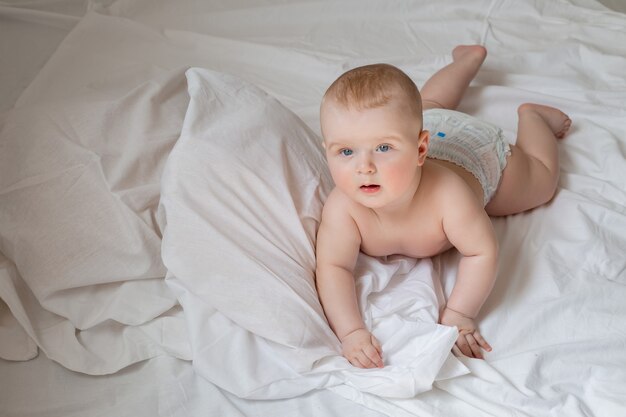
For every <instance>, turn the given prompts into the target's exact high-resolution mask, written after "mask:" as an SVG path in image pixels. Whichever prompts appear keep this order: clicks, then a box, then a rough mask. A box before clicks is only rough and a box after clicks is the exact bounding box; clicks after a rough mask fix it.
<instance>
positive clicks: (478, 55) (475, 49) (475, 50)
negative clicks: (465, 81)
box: [452, 45, 487, 65]
mask: <svg viewBox="0 0 626 417" xmlns="http://www.w3.org/2000/svg"><path fill="white" fill-rule="evenodd" d="M485 58H487V49H485V47H484V46H482V45H459V46H457V47H456V48H454V50H453V51H452V59H453V60H454V61H455V62H456V61H460V60H462V59H471V60H472V61H475V62H476V63H477V64H478V65H482V63H483V61H484V60H485Z"/></svg>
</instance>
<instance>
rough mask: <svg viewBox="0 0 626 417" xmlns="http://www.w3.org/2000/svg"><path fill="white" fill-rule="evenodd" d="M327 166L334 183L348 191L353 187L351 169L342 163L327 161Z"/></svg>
mask: <svg viewBox="0 0 626 417" xmlns="http://www.w3.org/2000/svg"><path fill="white" fill-rule="evenodd" d="M328 168H329V169H330V175H331V176H332V177H333V181H334V182H335V185H336V186H337V187H338V188H339V189H340V190H342V191H349V190H351V189H352V188H354V184H353V178H352V170H350V169H349V168H348V167H347V166H346V165H344V164H333V163H332V162H329V164H328Z"/></svg>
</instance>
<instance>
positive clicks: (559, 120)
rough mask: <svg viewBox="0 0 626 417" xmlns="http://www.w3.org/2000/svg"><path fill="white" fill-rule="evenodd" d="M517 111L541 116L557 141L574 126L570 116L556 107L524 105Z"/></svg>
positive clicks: (533, 104)
mask: <svg viewBox="0 0 626 417" xmlns="http://www.w3.org/2000/svg"><path fill="white" fill-rule="evenodd" d="M517 111H518V113H520V114H521V113H524V112H534V113H535V114H538V115H539V116H541V118H542V119H543V120H544V121H545V122H546V123H547V124H548V126H550V129H552V132H553V133H554V136H555V137H556V138H557V139H563V137H565V134H566V133H567V131H568V130H569V128H570V127H571V126H572V120H571V119H570V118H569V116H568V115H567V114H565V113H563V112H562V111H561V110H559V109H557V108H554V107H550V106H544V105H541V104H535V103H524V104H522V105H521V106H520V107H519V109H518V110H517Z"/></svg>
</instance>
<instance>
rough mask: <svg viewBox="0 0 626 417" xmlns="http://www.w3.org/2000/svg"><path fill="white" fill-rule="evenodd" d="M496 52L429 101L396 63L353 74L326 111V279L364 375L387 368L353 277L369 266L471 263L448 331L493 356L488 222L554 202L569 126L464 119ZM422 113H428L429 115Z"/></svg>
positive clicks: (471, 350)
mask: <svg viewBox="0 0 626 417" xmlns="http://www.w3.org/2000/svg"><path fill="white" fill-rule="evenodd" d="M486 55H487V52H486V50H485V48H483V47H482V46H480V45H461V46H458V47H456V48H455V49H454V51H453V52H452V58H453V62H452V63H451V64H449V65H448V66H446V67H444V68H443V69H441V70H439V71H438V72H437V73H435V74H434V75H433V76H432V77H431V78H430V79H429V80H428V81H427V82H426V84H425V85H424V86H423V88H422V92H421V96H420V93H419V91H418V89H417V87H416V86H415V84H414V83H413V81H411V79H410V78H409V77H408V76H407V75H406V74H404V73H403V72H402V71H400V70H399V69H398V68H395V67H393V66H391V65H386V64H375V65H368V66H364V67H359V68H355V69H353V70H350V71H348V72H346V73H345V74H343V75H342V76H340V77H339V78H338V79H337V80H336V81H335V82H334V83H333V84H332V85H331V86H330V87H329V88H328V91H326V94H325V95H324V98H323V100H322V104H321V109H320V119H321V128H322V135H323V137H324V148H325V150H326V157H327V159H328V165H329V168H330V172H331V174H332V177H333V180H334V181H335V189H334V190H333V191H332V192H331V193H330V195H329V197H328V200H327V201H326V204H325V206H324V210H323V214H322V221H321V224H320V228H319V231H318V235H317V270H316V275H317V277H316V281H317V289H318V293H319V298H320V301H321V303H322V306H323V308H324V312H325V314H326V317H327V319H328V322H329V324H330V326H331V328H332V329H333V331H334V332H335V334H336V335H337V337H338V338H339V340H340V341H341V345H342V353H343V355H344V356H345V357H346V358H347V359H348V360H349V361H350V363H351V364H352V365H354V366H358V367H361V368H374V367H382V366H383V361H382V349H381V346H380V343H379V342H378V340H376V338H375V337H374V336H373V335H372V334H371V333H370V332H369V331H368V330H367V329H366V327H365V324H364V322H363V319H362V317H361V315H360V313H359V308H358V304H357V298H356V293H355V283H354V277H353V270H354V267H355V263H356V260H357V255H358V253H359V251H363V252H364V253H366V254H368V255H371V256H387V255H392V254H402V255H406V256H411V257H415V258H423V257H430V256H433V255H436V254H439V253H441V252H443V251H446V250H448V249H450V248H452V247H455V248H456V249H457V250H458V251H459V252H460V254H461V255H462V259H461V261H460V264H459V269H458V275H457V280H456V284H455V286H454V288H453V290H452V293H451V294H450V297H449V299H448V301H447V304H446V306H445V309H444V310H443V311H442V313H441V317H440V322H441V324H443V325H447V326H456V327H457V329H458V331H459V337H458V339H457V341H456V345H457V346H458V348H459V349H460V351H461V352H462V353H463V354H464V355H466V356H468V357H474V358H482V357H483V356H482V351H481V349H485V350H487V351H490V350H491V347H490V346H489V344H488V343H487V342H486V341H485V339H484V338H483V337H482V336H481V334H480V332H479V330H478V327H477V326H476V323H475V322H474V318H475V317H476V316H477V314H478V312H479V310H480V308H481V306H482V305H483V303H484V302H485V300H486V298H487V296H488V295H489V293H490V291H491V289H492V287H493V285H494V281H495V278H496V268H497V263H498V242H497V240H496V236H495V233H494V230H493V227H492V225H491V221H490V219H489V216H490V215H491V216H505V215H508V214H514V213H519V212H522V211H524V210H529V209H532V208H533V207H537V206H539V205H541V204H544V203H546V202H548V201H549V200H550V199H551V198H552V196H553V195H554V193H555V190H556V186H557V181H558V176H559V161H558V150H557V138H559V139H560V138H562V137H563V136H564V135H565V134H566V132H567V131H568V130H569V128H570V125H571V120H570V119H569V117H568V116H567V115H566V114H564V113H563V112H561V111H560V110H558V109H555V108H552V107H548V106H543V105H539V104H530V103H526V104H522V105H521V106H520V107H519V108H518V117H519V121H518V134H517V142H516V144H515V145H509V144H508V143H507V142H506V141H505V140H504V138H503V136H502V131H501V130H500V129H499V128H497V127H495V126H493V125H491V124H488V123H485V122H482V121H480V120H477V119H475V118H472V117H470V116H468V115H465V114H463V113H459V112H456V111H454V110H453V109H455V108H456V107H457V106H458V104H459V102H460V100H461V98H462V96H463V94H464V92H465V90H466V89H467V87H468V86H469V83H470V82H471V80H472V79H473V78H474V76H475V75H476V73H477V72H478V70H479V68H480V67H481V65H482V63H483V61H484V60H485V57H486ZM422 112H423V113H422Z"/></svg>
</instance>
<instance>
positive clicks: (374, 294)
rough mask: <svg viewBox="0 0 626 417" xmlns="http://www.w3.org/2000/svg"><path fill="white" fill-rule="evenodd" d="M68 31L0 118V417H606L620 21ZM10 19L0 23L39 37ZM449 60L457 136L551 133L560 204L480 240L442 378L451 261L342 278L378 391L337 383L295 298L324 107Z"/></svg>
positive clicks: (11, 14)
mask: <svg viewBox="0 0 626 417" xmlns="http://www.w3.org/2000/svg"><path fill="white" fill-rule="evenodd" d="M61 3H62V2H61ZM61 3H59V4H61ZM67 3H68V4H69V3H71V2H69V1H68V2H67ZM31 7H36V6H32V5H31ZM86 8H87V9H89V11H88V12H87V13H86V14H85V15H84V16H83V17H81V18H80V19H79V18H73V17H72V18H68V19H64V18H59V17H58V16H59V13H58V10H57V11H56V12H55V14H54V17H53V18H52V21H54V22H57V23H58V22H61V21H62V22H64V23H63V24H57V27H59V26H60V27H65V28H68V27H71V26H72V25H73V22H76V21H77V22H78V23H76V26H75V27H74V28H73V29H72V30H71V32H70V33H69V34H68V35H67V37H66V38H65V39H64V40H63V42H61V44H60V45H59V47H58V49H56V51H55V52H54V54H53V55H52V56H51V57H50V59H49V60H48V61H47V63H46V65H45V66H44V67H43V68H42V69H41V71H39V72H38V74H37V76H36V77H35V79H34V80H33V81H32V82H31V83H30V84H29V85H28V87H27V88H26V89H25V90H24V91H23V92H21V94H20V95H19V99H18V100H17V101H16V102H15V103H14V107H13V108H12V109H11V110H9V111H7V112H5V113H3V115H2V117H1V118H0V123H1V128H2V130H1V131H0V252H1V254H2V256H0V299H1V301H0V357H2V358H4V359H5V360H11V361H25V360H29V359H32V358H34V357H36V356H37V354H38V353H39V356H38V357H37V358H36V359H33V360H30V361H26V362H7V361H2V362H0V411H2V413H0V414H2V415H10V416H11V415H102V414H103V413H107V410H109V411H108V412H109V413H112V414H111V415H126V414H128V415H204V414H208V415H372V416H373V415H394V416H405V415H406V416H416V415H419V416H422V415H423V416H435V415H446V416H448V415H449V416H466V415H494V416H503V415H519V416H543V415H545V416H548V415H550V416H552V415H557V416H561V415H563V416H619V415H623V414H624V413H625V412H626V407H625V406H624V398H626V350H625V349H624V348H625V345H626V336H625V335H626V320H624V317H626V307H625V306H624V303H623V302H622V299H623V297H624V296H625V295H626V290H625V289H624V284H625V282H626V275H625V272H624V271H626V256H624V253H625V250H626V209H625V207H626V192H625V191H624V190H625V189H626V180H625V178H626V163H625V162H626V161H625V153H626V145H625V143H626V142H625V141H626V139H625V138H626V127H625V124H624V120H625V117H624V116H626V111H625V109H624V102H625V99H626V81H625V78H624V70H625V69H626V58H625V56H626V48H625V47H624V45H625V44H626V43H625V42H624V41H625V40H626V39H625V38H626V16H625V15H623V14H620V13H617V12H612V11H610V10H608V9H606V8H604V7H603V6H601V5H600V4H599V3H596V2H592V1H577V2H573V1H565V0H563V1H547V0H544V1H534V2H512V1H476V2H471V3H467V2H461V1H452V0H450V1H441V2H437V4H436V5H434V4H432V3H430V2H404V1H396V2H386V3H381V2H375V1H363V2H354V1H341V2H322V1H313V2H304V3H301V2H283V1H251V0H248V1H237V2H223V3H222V2H210V3H204V4H199V3H198V2H191V1H190V2H177V3H176V4H175V5H174V3H170V2H166V1H156V2H155V1H153V2H147V1H139V0H127V1H123V0H118V1H116V2H103V3H101V2H90V3H88V4H87V7H86ZM15 9H16V8H15V7H9V6H6V5H5V6H2V8H0V12H1V13H2V17H3V19H4V20H3V21H8V22H11V24H14V25H17V23H16V22H23V21H29V22H30V23H29V24H32V22H33V21H37V19H39V18H42V16H41V15H40V14H38V12H36V11H32V12H30V11H27V10H28V9H27V8H22V9H18V10H17V11H16V10H15ZM16 16H17V17H16ZM24 16H27V17H28V18H25V17H24ZM35 17H37V19H35ZM12 27H13V26H4V29H2V30H11V28H12ZM7 28H8V29H7ZM48 32H49V31H48V30H42V31H41V33H42V34H46V33H48ZM23 39H28V38H27V37H25V38H23ZM460 43H482V44H484V45H485V46H486V47H487V49H488V50H489V56H488V58H487V61H486V62H485V65H484V67H483V69H482V70H481V72H480V74H479V75H478V77H477V78H476V79H475V80H474V82H473V83H472V86H471V87H470V89H469V92H468V94H467V96H466V98H465V99H464V101H463V102H462V104H461V108H460V110H462V111H465V112H468V113H472V114H475V115H477V116H478V117H481V118H483V119H485V120H487V121H490V122H493V123H496V124H498V125H499V126H501V127H502V128H503V129H504V131H505V133H506V135H507V139H508V140H509V141H511V142H514V140H515V123H516V115H515V109H516V108H517V106H518V105H519V104H521V103H523V102H525V101H534V102H540V103H544V104H548V105H554V106H557V107H559V108H561V109H563V110H564V111H565V112H567V113H568V114H569V115H570V116H571V117H572V119H573V120H574V126H573V128H572V131H571V133H570V134H569V135H568V137H567V138H566V139H565V140H563V141H562V142H561V143H560V145H559V147H560V158H561V179H560V182H559V190H558V193H557V196H556V197H555V199H554V200H553V201H552V202H550V203H549V204H548V205H546V206H545V207H541V208H539V209H536V210H534V211H532V212H529V213H525V214H521V215H516V216H510V217H506V218H496V219H493V223H494V227H495V229H496V233H497V234H498V238H499V242H500V248H501V259H500V264H499V269H498V279H497V284H496V287H495V288H494V291H493V293H492V294H491V296H490V298H489V300H488V301H487V304H486V305H485V306H484V307H483V310H482V311H481V316H480V318H479V320H480V326H481V329H482V331H483V333H484V334H485V337H486V338H487V340H489V342H490V343H491V344H492V346H493V347H494V350H493V352H491V353H489V354H487V355H486V360H485V361H478V360H472V359H467V358H462V357H460V358H457V357H455V356H454V355H452V354H450V348H451V346H452V345H453V343H454V339H455V331H454V330H453V329H450V328H446V327H444V326H439V325H437V324H436V321H437V314H438V308H439V307H440V306H441V304H442V303H443V300H444V299H445V296H446V294H449V292H450V290H451V287H452V285H453V284H454V277H455V273H456V265H457V263H458V253H456V252H455V251H450V252H448V253H445V254H443V255H441V256H438V257H435V258H433V259H425V260H419V261H418V260H414V259H410V258H405V257H400V256H394V257H389V258H383V259H376V258H370V257H366V256H361V257H360V258H359V263H358V268H357V273H356V275H357V285H358V292H359V302H360V307H361V309H362V311H363V313H364V317H365V318H366V321H367V324H368V326H370V327H372V328H373V330H374V333H375V334H376V335H377V336H378V337H379V339H381V341H382V342H383V348H384V350H385V353H386V357H385V360H386V364H387V365H388V366H387V367H385V368H384V369H382V370H358V369H355V368H352V367H350V366H349V364H348V363H347V362H346V361H345V359H343V358H342V357H341V356H340V354H339V347H338V342H337V341H336V339H335V338H334V336H333V334H332V332H331V331H330V329H329V328H328V326H327V324H326V323H325V319H324V317H323V314H322V311H321V307H320V306H319V302H318V301H317V298H316V295H315V287H314V276H313V271H314V261H315V259H314V241H315V231H316V227H317V224H318V222H319V214H320V210H321V206H322V204H323V201H324V198H325V196H326V195H327V193H328V192H329V191H330V189H331V188H332V182H331V180H330V177H329V175H328V172H327V170H326V168H325V164H324V160H323V154H322V152H321V149H320V146H319V143H320V142H319V141H320V139H319V127H318V115H317V107H318V105H319V99H320V98H321V95H322V94H323V91H324V89H325V88H326V87H327V86H328V84H329V83H330V82H332V80H333V79H334V78H336V76H337V75H339V74H340V73H341V72H343V71H345V70H346V69H349V68H351V67H354V66H356V65H360V64H364V63H370V62H389V63H392V64H395V65H398V66H400V67H401V68H403V69H404V70H405V71H406V72H407V73H408V74H409V75H410V76H411V77H413V79H414V80H415V81H416V83H417V84H418V86H419V85H421V84H422V83H423V82H424V81H425V80H426V78H427V77H428V76H429V75H430V74H431V73H432V72H434V71H435V70H437V69H438V68H440V67H441V66H443V65H445V64H446V63H447V62H449V60H450V55H449V53H450V51H451V49H452V47H453V46H454V45H456V44H460ZM43 49H46V50H50V48H42V50H43ZM32 62H35V61H32ZM3 65H4V64H3ZM33 67H34V66H32V67H30V68H31V69H30V71H31V72H32V71H33V69H32V68H33ZM3 72H4V69H3ZM12 80H15V77H8V76H4V75H3V77H2V81H3V88H5V89H7V90H3V91H9V90H10V92H11V94H13V95H14V96H16V95H17V94H16V93H15V91H18V90H16V89H9V88H8V87H7V86H8V84H9V83H12V82H13V81H12ZM6 103H8V101H6V102H3V109H8V108H9V107H10V106H9V105H7V104H6ZM11 104H12V103H11ZM49 359H51V360H52V361H54V362H56V363H52V362H50V360H49ZM67 369H69V370H72V371H75V372H78V373H71V372H69V371H67ZM55 382H62V383H63V384H66V385H67V386H68V387H69V388H68V390H65V389H61V388H59V387H58V386H56V384H55ZM50 384H52V387H50ZM138 386H141V388H138ZM44 387H46V388H45V389H44ZM117 387H123V388H122V389H119V388H117ZM125 389H127V390H128V392H124V390H125ZM103 391H104V392H105V393H106V394H105V395H100V394H99V393H101V392H103ZM31 394H32V396H31ZM32 398H35V400H34V401H33V399H32ZM112 403H114V404H117V405H115V406H111V404H112Z"/></svg>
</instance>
